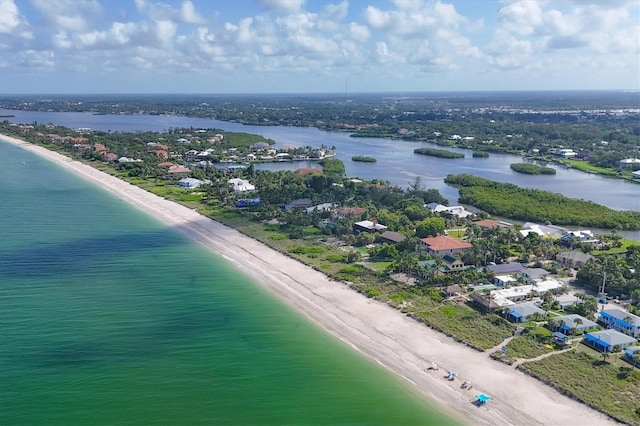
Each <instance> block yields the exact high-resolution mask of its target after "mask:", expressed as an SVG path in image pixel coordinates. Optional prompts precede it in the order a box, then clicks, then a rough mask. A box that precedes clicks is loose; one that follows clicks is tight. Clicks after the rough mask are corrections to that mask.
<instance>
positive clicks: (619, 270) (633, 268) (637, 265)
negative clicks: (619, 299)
mask: <svg viewBox="0 0 640 426" xmlns="http://www.w3.org/2000/svg"><path fill="white" fill-rule="evenodd" d="M605 274H606V276H607V281H606V291H607V294H609V295H610V296H613V297H616V296H621V295H624V297H627V298H628V297H629V296H631V297H633V298H634V299H635V302H636V303H638V306H639V307H640V245H635V246H630V247H628V249H627V252H626V253H625V254H623V255H618V256H611V255H610V256H597V257H594V258H591V259H589V260H588V261H587V262H586V264H585V265H584V266H583V267H582V268H580V270H579V271H578V273H577V275H576V278H577V280H578V283H579V284H580V285H582V286H583V287H585V288H587V289H589V290H592V291H594V292H597V291H598V289H599V287H600V286H601V285H602V281H603V279H604V276H605ZM634 292H635V293H634ZM631 308H632V307H631Z"/></svg>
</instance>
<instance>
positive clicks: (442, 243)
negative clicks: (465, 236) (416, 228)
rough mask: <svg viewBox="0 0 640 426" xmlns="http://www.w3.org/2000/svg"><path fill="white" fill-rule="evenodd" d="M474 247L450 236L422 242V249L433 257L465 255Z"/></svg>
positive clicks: (427, 239)
mask: <svg viewBox="0 0 640 426" xmlns="http://www.w3.org/2000/svg"><path fill="white" fill-rule="evenodd" d="M472 247H473V246H472V245H471V244H470V243H468V242H466V241H463V240H460V239H458V238H454V237H450V236H448V235H437V236H435V237H427V238H422V239H421V240H420V248H421V249H422V250H424V251H426V252H428V253H429V254H430V255H431V256H444V255H445V254H456V253H463V252H465V251H467V250H469V249H470V248H472Z"/></svg>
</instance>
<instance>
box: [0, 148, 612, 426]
mask: <svg viewBox="0 0 640 426" xmlns="http://www.w3.org/2000/svg"><path fill="white" fill-rule="evenodd" d="M0 137H1V139H2V140H3V141H6V142H8V143H12V144H15V145H18V146H20V147H22V148H24V149H27V150H29V151H32V152H34V153H37V154H38V155H41V156H42V157H45V158H47V159H48V160H50V161H53V162H55V163H57V164H59V165H61V166H63V167H65V168H66V169H68V170H70V171H72V172H74V173H76V174H77V175H79V176H81V177H82V178H84V179H86V180H88V181H91V182H93V183H95V184H97V185H99V186H100V187H102V188H104V189H106V190H107V191H110V192H111V193H112V194H114V195H115V196H117V197H118V198H119V199H121V200H123V201H125V202H127V203H130V204H131V205H133V206H135V207H137V208H138V209H140V210H142V211H143V212H146V213H148V214H150V215H152V216H153V217H155V218H156V219H158V220H160V221H162V222H163V223H165V224H166V225H168V226H171V227H173V228H174V229H176V230H177V231H178V232H181V233H183V234H184V235H186V236H188V237H189V238H191V239H192V240H194V241H195V242H197V243H199V244H201V245H202V246H204V247H205V248H207V249H208V250H211V251H212V252H214V253H216V254H218V255H221V256H223V257H224V258H225V259H227V260H228V261H229V262H232V263H233V264H234V265H236V267H237V268H239V269H240V270H242V271H244V272H245V273H246V274H248V275H249V276H250V277H252V279H253V280H255V281H256V282H257V283H259V284H260V285H262V286H264V287H265V288H266V289H268V290H269V291H270V292H272V293H273V294H275V295H276V296H277V297H279V298H280V299H281V300H283V301H284V302H285V303H287V304H288V305H290V306H291V307H293V308H294V309H296V310H298V311H299V312H300V313H302V314H303V315H305V316H306V317H308V318H310V319H311V320H313V321H314V322H315V323H317V324H318V325H319V326H321V327H323V328H324V329H325V330H327V331H328V332H329V333H331V334H332V335H334V336H335V337H337V338H339V339H340V340H342V341H343V342H345V344H347V345H349V346H350V347H352V348H354V349H355V350H357V351H359V352H361V353H362V354H364V355H366V356H368V357H370V358H372V359H374V360H375V361H376V362H378V363H379V364H381V365H382V366H384V367H385V368H387V369H389V370H391V371H392V372H394V373H395V374H397V375H399V376H401V377H403V378H404V379H406V380H407V381H409V382H410V383H411V384H412V386H414V387H415V389H416V391H418V392H421V393H423V394H424V395H425V396H426V397H427V398H428V399H431V400H434V401H436V403H437V405H439V406H440V407H442V409H443V410H445V412H449V413H451V414H452V415H453V416H455V417H457V418H460V421H461V423H467V424H480V425H518V426H519V425H613V424H617V423H616V422H615V421H613V420H611V419H609V418H608V417H607V416H605V415H603V414H601V413H599V412H597V411H595V410H592V409H590V408H588V407H586V406H585V405H583V404H580V403H578V402H576V401H574V400H572V399H570V398H568V397H566V396H563V395H562V394H560V393H559V392H557V391H555V390H553V389H552V388H550V387H548V386H546V385H544V384H542V383H541V382H539V381H537V380H536V379H533V378H531V377H529V376H527V375H525V374H523V373H521V372H519V371H517V370H516V369H515V368H513V367H510V366H507V365H504V364H501V363H499V362H496V361H492V360H491V359H490V358H489V354H488V353H481V352H477V351H475V350H473V349H471V348H468V347H466V346H464V345H462V344H460V343H458V342H455V341H454V340H453V339H451V338H449V337H447V336H445V335H443V334H441V333H438V332H436V331H434V330H432V329H430V328H428V327H426V326H424V325H422V324H420V323H418V322H416V321H415V320H413V319H411V318H409V317H407V316H406V315H403V314H402V313H401V312H399V311H397V310H395V309H393V308H391V307H389V306H387V305H385V304H383V303H380V302H377V301H375V300H372V299H368V298H366V297H365V296H363V295H361V294H358V293H357V292H355V291H353V290H351V289H350V288H349V287H348V286H347V285H345V284H343V283H340V282H337V281H334V280H331V279H329V278H328V277H327V276H325V275H324V274H322V273H320V272H318V271H315V270H313V269H312V268H310V267H308V266H305V265H303V264H302V263H300V262H298V261H296V260H294V259H291V258H289V257H288V256H286V255H284V254H281V253H279V252H277V251H275V250H273V249H271V248H269V247H267V246H265V245H264V244H262V243H260V242H258V241H255V240H253V239H251V238H249V237H247V236H245V235H243V234H241V233H240V232H238V231H236V230H234V229H231V228H229V227H227V226H225V225H222V224H220V223H218V222H216V221H214V220H211V219H209V218H207V217H205V216H202V215H200V214H199V213H197V212H196V211H194V210H191V209H189V208H187V207H184V206H182V205H179V204H176V203H174V202H171V201H168V200H165V199H163V198H161V197H158V196H156V195H154V194H151V193H149V192H147V191H145V190H143V189H141V188H138V187H136V186H133V185H131V184H129V183H127V182H124V181H122V180H119V179H117V178H115V177H113V176H110V175H108V174H106V173H103V172H101V171H99V170H96V169H94V168H92V167H90V166H88V165H86V164H83V163H81V162H78V161H75V160H71V159H69V158H68V157H65V156H63V155H60V154H58V153H55V152H52V151H49V150H47V149H45V148H42V147H39V146H36V145H32V144H29V143H27V142H24V141H21V140H19V139H15V138H11V137H7V136H0ZM6 160H8V159H5V161H6ZM431 362H436V363H437V364H438V365H439V366H440V370H439V371H429V370H427V368H428V367H429V366H430V365H431ZM447 370H453V371H455V372H456V373H458V379H457V380H456V381H453V382H450V381H448V380H446V379H445V378H444V375H445V374H446V371H447ZM558 373H559V374H562V372H560V371H559V372H558ZM464 380H469V381H471V382H472V383H473V389H472V390H464V389H461V388H460V385H461V383H462V381H464ZM585 386H588V384H587V383H585ZM481 392H482V393H486V394H488V395H491V396H492V397H493V398H494V399H493V400H492V401H490V402H489V403H488V404H487V405H486V406H484V407H476V406H475V405H473V404H472V403H471V401H472V400H474V397H475V395H477V394H478V393H481Z"/></svg>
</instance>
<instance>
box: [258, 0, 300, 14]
mask: <svg viewBox="0 0 640 426" xmlns="http://www.w3.org/2000/svg"><path fill="white" fill-rule="evenodd" d="M258 2H259V3H260V4H262V5H263V6H264V7H265V8H266V9H267V10H270V11H275V12H285V13H294V12H299V11H301V10H302V7H303V6H304V0H258Z"/></svg>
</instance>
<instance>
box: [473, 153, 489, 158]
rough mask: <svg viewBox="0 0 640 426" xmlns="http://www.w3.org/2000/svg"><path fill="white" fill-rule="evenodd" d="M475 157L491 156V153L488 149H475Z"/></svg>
mask: <svg viewBox="0 0 640 426" xmlns="http://www.w3.org/2000/svg"><path fill="white" fill-rule="evenodd" d="M473 158H489V153H488V152H486V151H473Z"/></svg>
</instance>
